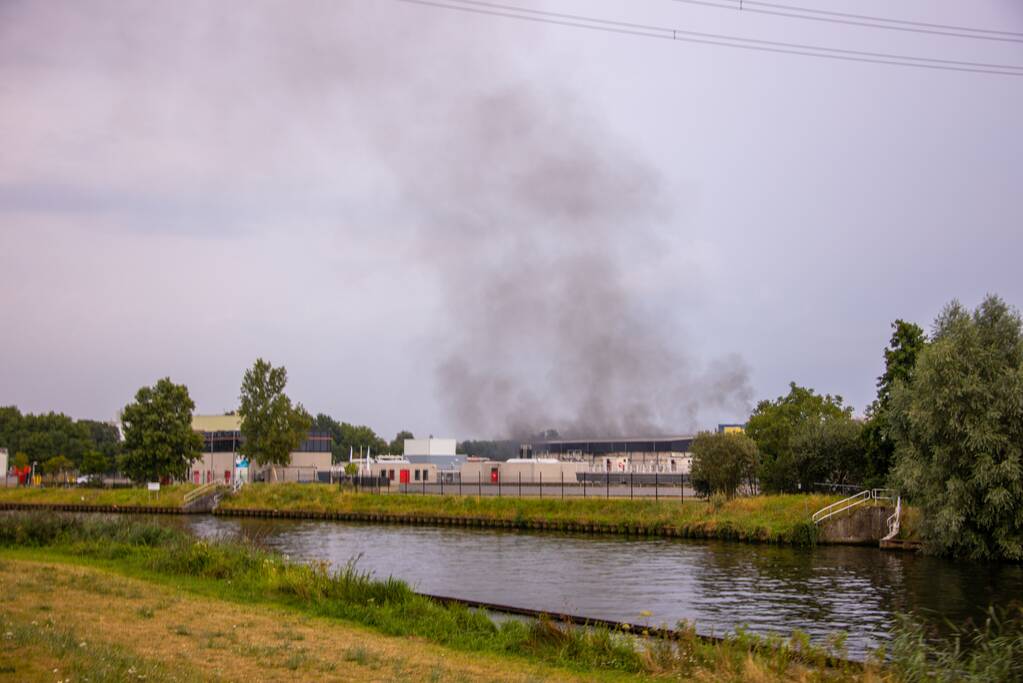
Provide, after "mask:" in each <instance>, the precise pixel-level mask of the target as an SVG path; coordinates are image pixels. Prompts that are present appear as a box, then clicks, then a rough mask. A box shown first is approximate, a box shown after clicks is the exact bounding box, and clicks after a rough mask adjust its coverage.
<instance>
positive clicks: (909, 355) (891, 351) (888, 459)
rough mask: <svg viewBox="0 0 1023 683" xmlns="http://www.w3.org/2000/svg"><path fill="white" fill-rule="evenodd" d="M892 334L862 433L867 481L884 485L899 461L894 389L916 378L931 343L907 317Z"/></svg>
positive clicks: (866, 482)
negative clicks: (891, 409) (920, 359)
mask: <svg viewBox="0 0 1023 683" xmlns="http://www.w3.org/2000/svg"><path fill="white" fill-rule="evenodd" d="M892 330H893V331H892V337H891V340H890V341H889V342H888V347H887V348H885V350H884V364H885V367H884V373H883V374H882V375H881V376H880V377H878V378H877V399H876V400H875V401H874V402H873V403H871V404H870V405H869V406H868V407H867V411H866V412H867V420H866V423H865V424H864V425H863V430H862V432H861V435H860V437H861V441H862V448H863V452H864V466H863V483H864V485H865V486H869V487H872V488H873V487H876V486H884V485H885V483H886V482H887V479H888V474H889V472H890V471H891V468H892V465H894V463H895V442H894V440H893V439H892V438H891V434H890V432H891V428H890V425H889V420H888V410H889V404H890V403H891V392H892V389H893V388H894V386H895V384H896V382H903V383H906V384H909V383H911V382H912V380H913V370H914V368H915V367H916V359H917V356H919V355H920V351H921V350H922V349H923V348H924V346H926V344H927V337H926V335H924V331H923V329H922V328H921V327H920V326H919V325H916V324H914V323H908V322H906V321H905V320H896V321H895V322H893V323H892Z"/></svg>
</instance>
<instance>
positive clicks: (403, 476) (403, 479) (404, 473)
mask: <svg viewBox="0 0 1023 683" xmlns="http://www.w3.org/2000/svg"><path fill="white" fill-rule="evenodd" d="M398 476H399V479H398V481H399V482H400V483H402V484H407V483H408V470H401V471H400V472H398Z"/></svg>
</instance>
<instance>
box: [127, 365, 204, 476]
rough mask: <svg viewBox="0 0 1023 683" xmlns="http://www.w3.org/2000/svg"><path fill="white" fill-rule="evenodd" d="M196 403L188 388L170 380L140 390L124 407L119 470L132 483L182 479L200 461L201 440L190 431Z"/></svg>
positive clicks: (166, 378)
mask: <svg viewBox="0 0 1023 683" xmlns="http://www.w3.org/2000/svg"><path fill="white" fill-rule="evenodd" d="M193 410H195V403H194V402H193V401H192V398H191V397H190V396H189V395H188V387H186V386H185V385H184V384H174V382H172V381H171V380H170V378H169V377H165V378H163V379H161V380H159V381H158V382H157V383H156V385H154V386H152V387H142V388H141V389H139V390H138V392H137V393H136V394H135V401H134V402H132V403H129V404H128V405H126V406H125V407H124V410H123V411H122V413H121V422H122V424H123V425H124V451H125V453H124V457H123V458H122V460H121V468H122V470H123V472H124V474H125V475H127V476H128V477H130V478H131V479H132V480H133V481H137V482H142V481H147V480H153V479H162V478H163V477H173V478H177V479H184V478H185V477H187V476H188V468H189V466H190V465H191V464H192V463H193V462H194V461H195V460H196V459H198V458H199V457H200V453H201V452H202V445H203V442H202V437H201V436H200V435H199V434H198V433H197V432H194V431H192V411H193Z"/></svg>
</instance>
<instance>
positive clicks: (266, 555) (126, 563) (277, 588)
mask: <svg viewBox="0 0 1023 683" xmlns="http://www.w3.org/2000/svg"><path fill="white" fill-rule="evenodd" d="M29 563H37V564H36V565H29ZM38 563H43V564H44V565H46V566H49V567H51V569H46V570H42V569H40V568H39V566H37V565H38ZM69 563H70V564H75V565H79V567H78V568H77V569H80V568H81V566H85V567H87V568H88V569H89V570H90V571H89V572H85V573H84V574H81V575H80V576H79V578H67V574H66V573H65V574H63V575H62V576H61V578H53V577H52V576H49V575H48V574H47V572H50V573H51V574H52V572H56V571H57V569H52V567H55V566H57V567H59V566H60V565H66V564H69ZM19 567H20V568H19ZM77 569H76V570H77ZM111 572H112V573H116V574H118V575H120V577H119V578H118V580H117V581H114V580H111V579H110V578H109V576H107V577H104V574H109V573H111ZM0 576H2V578H3V585H4V586H6V587H7V588H9V589H10V590H9V592H10V593H13V594H17V595H19V596H20V597H19V599H20V600H23V599H24V597H25V595H31V594H32V591H35V592H36V593H37V594H40V593H41V592H42V591H45V590H49V597H48V598H46V599H45V604H46V609H44V610H41V611H44V612H46V613H47V614H46V615H40V617H43V618H45V617H49V616H52V615H54V614H59V613H61V612H63V611H65V610H69V609H77V610H79V611H80V612H81V609H82V608H81V601H79V600H78V599H75V600H71V599H70V597H69V593H68V591H69V590H70V589H76V590H80V591H84V592H85V593H88V594H90V595H93V596H94V597H95V596H96V595H98V596H100V597H101V598H102V599H99V600H97V599H94V598H91V603H88V604H94V605H95V610H96V612H94V613H93V614H92V615H91V617H92V618H93V619H94V620H96V619H98V620H99V621H101V622H110V621H111V620H113V621H117V620H120V621H126V620H127V621H129V622H131V623H134V622H136V621H138V622H144V621H147V620H150V619H152V618H153V617H154V614H155V613H158V612H161V611H163V610H165V609H168V606H167V605H168V603H167V602H166V601H167V600H168V599H171V600H174V601H179V600H186V599H187V600H192V599H193V598H196V597H200V598H202V601H201V604H195V605H193V606H192V607H189V608H188V609H180V610H176V611H174V612H173V614H172V616H170V617H169V621H168V624H167V625H166V628H169V629H171V631H170V636H181V637H185V636H188V635H190V634H195V633H203V634H206V633H210V635H209V636H207V637H206V638H205V642H208V643H211V645H210V647H211V648H215V646H217V644H218V643H220V644H221V645H224V646H225V647H227V646H228V645H229V644H230V642H231V641H230V638H227V637H226V636H224V632H223V631H224V627H223V626H222V625H219V619H220V617H219V616H218V615H221V614H222V613H223V612H225V611H231V610H236V609H242V608H244V609H257V608H258V609H267V608H272V609H277V610H284V612H283V613H284V614H286V615H288V619H291V620H298V621H299V622H301V620H302V619H312V620H325V621H324V622H323V623H328V622H329V623H330V624H334V625H335V626H338V627H345V628H355V627H358V628H362V629H369V631H371V632H373V633H375V634H381V635H383V636H392V637H402V640H401V641H400V643H401V645H400V647H404V646H405V644H408V647H409V648H411V649H412V650H414V649H415V647H417V646H418V645H425V644H432V645H431V646H440V647H442V648H445V649H447V650H449V651H450V652H451V653H453V654H455V655H457V656H456V657H455V658H454V659H455V661H469V660H472V659H474V658H475V657H477V656H479V657H484V658H486V661H487V662H490V666H489V667H482V672H481V673H482V674H483V675H480V676H468V679H469V680H477V679H485V680H493V679H501V680H504V679H508V678H525V676H520V675H519V674H521V673H522V672H523V671H524V670H525V669H529V668H530V667H533V668H536V667H539V671H541V673H540V674H539V675H537V674H534V676H536V677H539V678H540V679H544V680H545V679H547V678H558V677H562V678H580V679H585V680H594V679H605V680H632V679H639V678H644V677H648V676H656V677H662V676H663V677H670V678H688V677H693V678H697V679H701V680H748V679H751V678H753V679H756V680H762V681H782V680H834V681H853V680H865V679H869V680H877V678H878V676H880V675H882V673H883V672H880V671H878V670H876V669H874V668H871V667H868V668H867V669H864V668H862V667H860V666H856V665H846V666H843V667H839V668H834V667H830V668H829V667H826V666H824V662H825V661H826V658H827V656H828V653H826V652H824V651H822V650H819V649H816V648H814V647H812V646H810V645H809V644H808V643H807V641H806V639H805V637H801V636H798V635H797V636H794V637H793V638H792V639H791V640H785V641H782V640H777V641H772V642H767V641H764V640H761V639H758V638H755V637H751V636H749V635H745V634H739V635H736V636H735V637H733V638H730V639H727V640H726V641H725V642H723V643H709V642H705V641H703V640H702V639H700V638H698V637H697V636H696V635H695V632H694V631H693V629H692V628H691V627H688V626H684V627H683V629H682V630H683V637H682V639H681V640H680V641H679V642H678V643H676V644H674V645H669V644H666V643H664V642H661V641H650V642H648V641H645V640H643V639H638V638H635V637H633V636H630V635H627V634H621V633H615V632H610V631H607V630H601V629H596V630H592V631H590V630H582V629H572V628H567V627H562V626H560V625H558V624H554V623H550V622H544V621H533V622H523V621H506V622H503V623H501V624H499V625H498V624H495V623H494V622H493V621H491V620H490V619H489V618H488V617H487V616H485V615H483V614H481V613H478V612H473V611H470V610H468V609H466V608H465V607H461V606H458V605H442V604H440V603H436V602H433V601H432V600H429V599H427V598H424V597H422V596H419V595H417V594H415V593H413V592H412V591H411V590H410V589H409V587H408V586H407V585H406V584H404V583H402V582H400V581H395V580H390V579H386V580H377V579H374V578H372V577H369V576H367V575H365V574H362V573H360V572H359V571H358V570H357V569H356V568H354V567H352V566H349V567H347V568H344V569H342V570H341V571H337V572H332V571H330V570H329V569H328V568H327V567H326V566H324V565H316V564H314V565H300V564H295V563H291V562H289V561H287V560H286V559H284V558H282V557H281V556H280V555H276V554H273V553H270V552H267V551H265V550H262V549H260V548H258V547H255V546H253V545H251V544H248V543H241V542H234V541H231V542H228V541H218V542H206V541H199V540H196V539H195V538H193V537H191V536H189V535H187V534H185V533H183V532H180V531H174V530H170V529H168V528H166V527H161V526H158V525H153V524H151V523H146V522H140V521H136V520H132V519H128V518H120V519H116V520H99V519H84V518H75V517H71V516H62V515H54V514H42V513H25V514H17V515H10V516H9V517H7V518H6V519H5V524H4V525H3V526H2V527H0ZM82 576H84V578H81V577H82ZM124 576H128V577H130V578H131V579H132V580H133V581H137V582H140V583H153V584H155V585H157V586H158V587H159V590H157V591H156V592H155V593H154V592H153V591H151V590H149V589H147V588H146V587H144V586H138V585H137V584H133V585H135V586H136V587H135V588H134V589H130V588H125V587H124V584H123V581H122V580H121V579H122V578H123V577H124ZM58 595H59V596H60V598H59V599H58V598H57V597H56V596H58ZM161 596H162V597H161ZM115 598H124V599H125V603H124V605H122V606H121V607H117V606H116V604H115V603H116V602H117V601H116V600H115ZM35 600H36V601H37V602H39V601H41V600H43V598H42V597H37V598H35ZM30 602H31V601H30ZM100 603H103V604H100ZM222 603H230V605H224V604H222ZM107 604H109V605H111V606H110V607H107V606H105V605H107ZM171 604H173V603H171ZM23 607H24V609H22V611H21V612H17V613H15V611H12V609H13V608H12V607H11V606H10V605H7V606H3V607H0V614H2V615H3V618H4V619H5V620H7V621H6V622H5V626H4V627H5V628H6V629H7V631H8V632H10V633H12V634H13V635H12V636H5V637H7V638H8V639H9V640H10V639H14V640H17V641H18V642H21V643H25V644H26V645H30V644H35V645H37V646H38V645H39V643H40V642H42V643H43V645H45V646H46V647H47V648H50V645H47V643H50V644H52V645H53V647H52V648H50V649H48V650H47V652H48V653H49V655H48V656H54V657H58V658H62V657H65V656H70V655H69V654H68V652H67V648H66V647H65V646H64V645H61V643H65V644H66V643H68V642H72V641H74V639H75V638H76V637H77V635H75V636H70V635H64V636H61V635H59V634H58V635H57V636H55V637H53V638H47V639H45V641H40V640H39V638H38V636H39V635H40V634H39V633H35V631H33V628H36V629H38V627H39V626H40V623H41V621H42V620H41V618H37V619H35V620H30V621H26V614H27V612H26V611H25V610H26V609H28V606H23ZM88 612H89V610H88V609H86V610H85V612H83V615H85V616H84V617H83V618H85V617H88V616H89V615H88ZM33 621H34V622H35V623H32V622H33ZM264 621H265V620H264ZM281 621H282V620H281V619H280V618H278V619H277V624H278V625H277V626H276V627H275V631H277V632H280V631H281V630H282V628H281V626H280V625H279V624H280V623H281ZM171 622H173V623H171ZM214 622H216V623H214ZM85 623H88V622H85ZM234 623H235V624H236V626H237V625H238V624H243V625H244V624H245V622H244V621H237V620H235V621H234ZM99 625H100V626H103V627H102V628H94V630H93V631H92V632H91V635H92V636H98V635H99V634H101V633H102V634H107V635H108V636H111V637H112V635H113V634H115V633H117V632H118V629H117V628H115V627H114V624H113V623H106V624H99ZM53 628H54V629H56V628H57V625H54V627H53ZM266 628H271V627H270V626H267V627H266ZM18 629H21V630H18ZM72 631H73V628H72ZM54 632H55V633H56V631H54ZM214 632H217V633H220V634H221V635H219V636H217V635H213V633H214ZM75 633H76V634H79V635H80V633H79V632H77V631H75ZM222 637H223V638H224V639H223V640H222ZM303 637H304V636H303ZM409 638H411V640H409ZM267 640H269V641H271V642H273V641H274V640H275V639H274V638H273V637H271V636H270V634H268V633H265V632H262V631H260V629H259V628H257V627H256V626H254V625H251V624H250V625H246V626H244V630H243V631H239V632H238V633H237V634H235V641H234V644H233V647H234V649H235V651H236V652H246V651H251V652H257V650H258V648H257V646H256V645H255V644H253V641H256V642H266V641H267ZM282 640H287V637H286V636H279V637H278V638H276V642H277V643H278V645H280V644H281V641H282ZM136 641H138V638H137V637H134V636H131V632H130V631H129V638H128V640H126V641H125V643H132V642H136ZM138 642H142V641H138ZM336 642H342V643H346V645H347V646H348V647H356V648H357V647H358V646H359V643H358V641H354V642H353V641H352V640H351V639H348V640H347V641H335V643H336ZM125 643H120V644H118V643H106V644H105V645H104V647H109V648H114V650H111V652H113V653H114V655H117V656H113V655H112V656H113V659H112V660H111V661H119V662H124V663H125V666H129V667H134V668H136V670H140V671H141V669H140V668H139V667H148V668H147V671H149V673H146V674H145V675H146V676H147V680H154V679H155V680H161V676H162V674H161V671H164V670H168V671H170V670H175V671H176V670H177V669H176V665H173V664H174V662H168V661H167V657H166V656H163V655H161V656H158V657H152V656H148V655H146V653H141V654H139V653H136V654H135V655H132V653H131V652H120V651H117V650H116V648H117V647H123V646H124V645H125ZM162 645H163V644H162V643H155V644H153V647H154V648H157V651H159V647H160V646H162ZM392 645H393V644H392ZM394 647H399V646H397V645H394ZM252 648H257V650H253V649H252ZM334 649H335V650H336V649H337V648H336V647H335V648H334ZM309 651H312V648H310V649H309ZM303 652H306V651H303ZM303 652H297V653H295V652H291V653H287V652H280V653H279V654H280V658H274V657H271V658H270V659H269V660H268V662H267V663H266V666H267V667H269V668H268V671H269V670H270V668H273V667H275V666H276V667H280V666H281V661H285V662H291V664H293V665H294V666H295V668H296V669H301V668H302V667H304V666H305V667H307V668H306V669H304V670H305V671H307V675H311V674H312V673H313V671H320V672H324V671H326V670H325V669H324V668H323V667H326V666H328V665H329V663H323V662H319V661H317V662H312V661H307V660H306V659H303V658H302V654H303ZM75 653H76V655H75V656H77V651H75ZM306 654H308V652H306ZM210 657H213V655H212V653H211V654H210ZM351 657H352V660H353V662H355V663H356V664H357V663H358V660H366V661H372V660H374V655H372V654H360V653H359V651H358V650H354V651H353V652H352V655H351ZM213 659H216V657H213ZM192 664H194V662H192ZM337 664H338V663H335V665H337ZM169 665H173V666H169ZM247 665H248V666H249V668H248V669H247V671H248V674H249V675H250V676H251V675H252V674H253V671H252V667H251V662H247ZM161 666H162V667H164V669H161V668H160V667H161ZM289 666H290V665H289ZM495 667H496V668H495ZM121 668H122V669H123V668H124V667H121ZM222 673H223V674H224V675H225V677H227V678H230V677H231V676H230V675H229V674H231V671H230V670H225V671H224V672H222ZM264 673H266V672H261V673H256V674H255V677H256V678H268V677H270V676H268V675H264ZM341 673H342V675H341V676H340V677H341V678H342V679H345V677H344V675H343V672H341ZM508 674H516V675H515V676H511V675H508ZM296 677H298V678H301V676H296ZM111 678H114V679H116V676H112V677H111ZM186 678H187V677H186ZM353 678H354V677H353ZM450 678H452V679H455V680H458V678H459V676H456V675H454V674H453V675H452V676H451V677H450ZM378 679H387V680H389V679H390V677H389V676H388V675H386V672H385V673H384V674H383V675H379V676H378ZM447 679H448V677H443V676H442V677H438V678H434V679H433V680H447ZM462 679H463V680H465V679H466V677H464V676H463V677H462ZM90 680H97V679H96V678H91V679H90ZM118 680H120V679H118Z"/></svg>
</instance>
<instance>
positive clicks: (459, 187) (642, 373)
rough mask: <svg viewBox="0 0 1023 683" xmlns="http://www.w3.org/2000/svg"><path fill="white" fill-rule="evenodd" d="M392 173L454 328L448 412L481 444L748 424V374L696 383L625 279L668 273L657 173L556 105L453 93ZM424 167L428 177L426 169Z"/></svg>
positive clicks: (567, 104)
mask: <svg viewBox="0 0 1023 683" xmlns="http://www.w3.org/2000/svg"><path fill="white" fill-rule="evenodd" d="M440 106H441V107H442V108H443V110H444V115H443V116H442V117H439V118H440V119H441V120H443V122H444V125H442V126H438V127H437V128H435V129H432V130H430V131H429V134H428V135H427V136H425V137H423V138H420V139H418V140H415V141H414V142H412V144H411V145H410V146H411V148H412V149H411V153H408V152H410V150H409V149H406V150H405V151H406V152H407V154H404V155H402V162H401V163H400V164H398V165H397V167H398V168H400V169H401V170H402V171H404V172H403V173H402V178H403V185H404V186H405V188H406V189H408V190H410V191H411V194H412V197H413V199H414V202H415V204H416V206H417V207H419V210H420V212H421V214H420V218H421V220H420V238H421V239H420V244H421V250H422V251H423V252H424V253H426V254H429V258H431V259H436V264H437V266H438V274H439V276H440V278H441V282H442V287H443V291H444V294H445V300H446V303H447V309H448V313H449V315H450V318H451V324H450V328H449V333H448V334H447V335H446V348H445V349H444V351H445V352H444V354H443V358H442V360H441V362H440V363H439V365H438V367H437V377H438V379H439V391H440V394H439V395H440V398H441V400H442V401H443V402H444V404H445V405H447V406H448V407H449V408H450V410H451V411H452V414H453V415H454V417H455V418H456V419H457V421H458V424H459V426H460V427H461V428H462V429H463V430H465V431H466V432H469V433H472V434H501V435H505V436H523V435H528V434H534V433H536V432H538V431H539V430H541V429H545V428H550V427H553V428H555V429H557V430H558V431H559V432H560V433H561V434H562V435H590V436H619V435H624V434H633V435H636V434H668V433H680V432H685V431H688V430H692V429H694V428H695V427H696V426H697V425H698V419H699V417H700V416H701V413H706V414H709V415H710V416H711V418H712V419H713V417H715V416H716V414H715V411H718V412H719V413H720V414H729V415H730V414H734V413H737V412H741V411H743V410H745V409H746V408H748V404H749V400H750V395H751V391H750V386H749V382H748V377H747V370H746V367H745V365H744V363H743V362H742V361H741V359H739V358H736V357H728V358H725V359H719V360H716V361H714V362H712V363H710V364H709V365H708V366H707V367H702V366H701V365H700V364H699V363H698V362H697V361H696V359H694V358H693V357H692V356H691V355H690V354H689V353H687V352H686V349H685V344H684V342H682V341H680V334H679V332H678V327H677V325H676V324H675V322H674V321H673V319H677V318H678V317H680V316H684V314H685V311H684V310H678V309H674V310H650V308H649V306H648V303H647V301H645V300H644V297H643V295H642V294H641V293H640V292H639V291H637V289H636V287H635V285H634V284H631V283H630V282H629V278H628V273H629V271H630V270H632V271H638V272H642V271H644V270H647V269H662V270H663V278H671V277H672V275H673V273H672V272H671V270H669V269H668V268H670V264H669V265H668V266H667V267H666V265H665V262H664V261H663V260H662V259H660V258H659V255H658V249H659V247H660V246H661V244H662V243H663V242H664V235H663V233H662V230H664V229H665V226H666V225H668V224H669V223H670V221H671V218H672V217H671V215H670V213H669V212H668V211H666V209H665V206H666V205H667V204H668V202H667V201H666V199H665V198H664V197H663V196H662V193H661V190H660V184H659V178H658V176H657V173H656V171H655V170H654V169H653V168H651V167H650V166H649V165H647V164H644V163H643V162H642V160H641V159H639V158H637V156H636V155H635V154H633V153H631V152H630V151H629V150H627V149H625V148H624V147H623V146H622V145H620V144H617V143H616V142H615V140H614V138H613V136H612V135H611V133H610V131H608V130H607V129H605V128H604V127H602V126H601V125H600V123H599V122H596V121H594V120H593V119H594V118H595V117H593V116H592V115H591V113H590V112H586V111H583V110H581V109H580V107H578V106H577V105H574V104H573V101H572V98H570V97H567V96H565V94H564V93H559V92H549V91H547V92H541V91H538V90H537V89H535V88H533V87H531V86H529V85H526V84H520V85H518V86H516V87H511V88H505V89H504V90H501V91H496V92H495V91H492V90H489V89H487V88H485V87H478V89H474V90H469V91H468V92H462V93H457V94H455V93H446V94H445V99H444V100H443V102H441V103H440ZM424 161H425V162H426V163H425V164H424V163H423V162H424Z"/></svg>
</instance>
